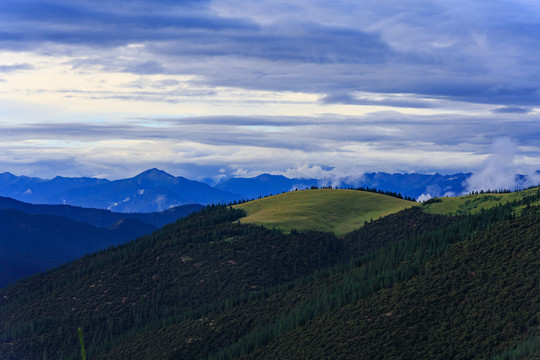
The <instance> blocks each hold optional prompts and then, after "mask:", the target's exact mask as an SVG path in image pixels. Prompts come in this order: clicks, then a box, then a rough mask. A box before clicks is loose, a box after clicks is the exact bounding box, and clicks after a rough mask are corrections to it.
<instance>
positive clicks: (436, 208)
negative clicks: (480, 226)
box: [422, 187, 540, 215]
mask: <svg viewBox="0 0 540 360" xmlns="http://www.w3.org/2000/svg"><path fill="white" fill-rule="evenodd" d="M538 191H540V188H538V187H535V188H530V189H527V190H523V191H518V192H512V193H500V194H494V193H485V194H472V195H465V196H459V197H444V198H434V199H431V200H428V201H426V202H424V203H423V204H422V208H423V210H424V211H426V212H428V213H430V214H439V215H465V214H476V213H478V212H480V211H481V210H482V209H484V210H487V209H490V208H492V207H495V206H497V205H501V204H506V203H509V202H513V201H516V200H521V199H523V198H524V197H527V196H533V195H535V194H536V193H537V192H538ZM539 204H540V202H538V201H537V202H535V203H533V204H531V205H539ZM520 209H521V208H516V210H520Z"/></svg>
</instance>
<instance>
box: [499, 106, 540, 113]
mask: <svg viewBox="0 0 540 360" xmlns="http://www.w3.org/2000/svg"><path fill="white" fill-rule="evenodd" d="M531 111H532V110H531V109H530V108H524V107H518V106H505V107H501V108H497V109H495V110H492V112H493V113H495V114H528V113H530V112H531Z"/></svg>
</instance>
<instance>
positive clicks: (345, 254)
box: [0, 191, 540, 360]
mask: <svg viewBox="0 0 540 360" xmlns="http://www.w3.org/2000/svg"><path fill="white" fill-rule="evenodd" d="M539 198H540V192H538V191H536V192H531V193H530V195H529V196H525V197H523V198H521V199H516V200H515V201H512V202H508V203H506V204H502V205H498V206H495V207H492V208H491V209H488V210H480V211H479V212H478V213H475V214H467V215H465V214H464V215H459V216H446V215H437V214H429V213H426V212H425V211H423V210H422V209H421V208H420V207H414V208H409V209H406V210H403V211H400V212H398V213H395V214H393V215H389V216H386V217H383V218H381V219H378V220H373V221H372V222H367V223H366V224H365V225H364V226H363V227H362V228H360V229H358V230H356V231H354V232H351V233H348V234H347V235H345V236H343V237H340V238H337V237H336V236H335V235H333V234H332V233H324V232H313V231H303V232H299V231H296V230H292V231H291V232H290V234H284V233H281V232H280V231H278V230H272V229H266V228H262V227H258V226H255V225H248V224H241V223H238V222H237V221H236V220H238V219H240V218H241V217H242V216H244V215H245V214H244V212H243V211H242V210H238V209H231V208H227V207H225V206H211V207H208V208H206V209H204V210H202V211H200V212H198V213H194V214H192V215H190V216H188V217H187V218H185V219H182V220H179V221H178V222H176V223H175V224H171V225H168V226H166V227H164V228H163V229H162V230H160V231H158V232H155V233H154V234H152V235H149V236H145V237H142V238H139V239H137V240H136V241H134V242H130V243H128V244H125V245H121V246H118V247H115V248H111V249H108V250H106V251H101V252H99V253H96V254H92V255H88V256H85V257H84V258H82V259H80V260H77V261H75V262H73V263H70V264H66V265H64V266H62V267H60V268H59V269H57V270H53V271H49V272H48V273H46V274H41V275H37V276H34V277H31V278H28V279H25V280H22V281H20V282H19V283H17V284H16V285H14V286H10V287H8V288H5V289H3V290H1V291H0V358H2V359H18V360H19V359H36V358H37V359H42V358H48V359H50V358H55V359H57V358H58V359H79V358H80V347H79V344H78V338H77V331H76V329H77V327H82V329H83V332H84V337H85V342H86V345H87V350H88V355H89V356H88V358H89V359H92V360H93V359H103V360H105V359H156V360H157V359H238V358H253V359H259V358H263V359H264V358H268V359H276V358H281V359H328V358H332V359H374V358H411V359H433V358H440V359H447V358H462V359H480V358H490V357H493V358H494V359H495V358H501V359H502V358H510V357H508V356H515V355H520V356H521V355H523V356H525V357H521V358H527V356H528V358H533V357H532V356H534V355H531V354H532V353H534V352H535V351H538V350H539V349H540V341H538V340H537V337H538V336H539V324H540V319H539V316H540V290H539V289H540V286H539V283H538V281H539V278H538V274H539V273H540V240H539V238H540V211H539V209H538V207H537V206H536V205H535V204H536V203H537V201H538V199H539ZM514 358H516V357H514Z"/></svg>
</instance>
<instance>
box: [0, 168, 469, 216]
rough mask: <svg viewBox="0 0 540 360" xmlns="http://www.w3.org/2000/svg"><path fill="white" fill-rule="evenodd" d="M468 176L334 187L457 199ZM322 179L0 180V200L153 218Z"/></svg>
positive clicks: (366, 179) (408, 177) (376, 177)
mask: <svg viewBox="0 0 540 360" xmlns="http://www.w3.org/2000/svg"><path fill="white" fill-rule="evenodd" d="M469 176H470V174H468V173H467V174H465V173H457V174H452V175H440V174H432V175H426V174H416V173H411V174H399V173H397V174H389V173H383V172H378V173H366V174H364V175H363V176H362V177H360V178H358V179H356V180H355V181H354V182H347V181H342V182H340V183H339V187H344V188H358V187H370V188H376V189H378V190H384V191H391V192H396V193H400V194H401V195H403V196H408V197H412V198H418V197H419V196H421V195H422V194H430V195H431V196H445V195H459V194H462V193H463V192H464V191H465V180H466V179H467V178H468V177H469ZM326 184H327V183H326V182H325V180H324V179H302V178H287V177H285V176H283V175H271V174H261V175H259V176H256V177H253V178H229V179H227V180H225V181H223V182H221V183H219V184H217V185H215V186H213V187H212V186H210V185H208V184H205V183H202V182H198V181H194V180H189V179H186V178H184V177H182V176H173V175H170V174H168V173H166V172H165V171H162V170H159V169H155V168H154V169H149V170H146V171H144V172H142V173H140V174H139V175H137V176H134V177H132V178H127V179H120V180H114V181H110V180H107V179H97V178H88V177H82V178H67V177H60V176H58V177H55V178H54V179H51V180H44V179H40V178H35V177H27V176H15V175H12V174H10V173H1V174H0V196H6V197H10V198H13V199H17V200H20V201H25V202H28V203H33V204H39V203H40V204H69V205H75V206H81V207H88V208H98V209H108V210H111V211H115V212H130V213H131V212H141V213H146V212H158V211H162V210H166V209H169V208H171V207H174V206H178V205H184V204H203V205H208V204H212V203H214V204H217V203H229V202H232V201H239V200H251V199H257V198H258V197H261V196H268V195H271V194H278V193H283V192H286V191H292V190H295V189H306V188H310V187H312V186H324V185H326Z"/></svg>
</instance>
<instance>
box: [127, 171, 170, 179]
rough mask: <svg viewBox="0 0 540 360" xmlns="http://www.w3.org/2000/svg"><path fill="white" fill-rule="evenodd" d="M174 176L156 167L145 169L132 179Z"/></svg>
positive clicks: (168, 177)
mask: <svg viewBox="0 0 540 360" xmlns="http://www.w3.org/2000/svg"><path fill="white" fill-rule="evenodd" d="M174 178H175V177H174V176H172V175H171V174H169V173H167V172H165V171H163V170H159V169H156V168H152V169H148V170H146V171H143V172H142V173H140V174H139V175H137V176H135V177H134V178H133V179H147V180H169V179H174Z"/></svg>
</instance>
